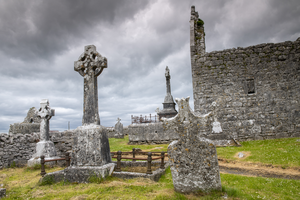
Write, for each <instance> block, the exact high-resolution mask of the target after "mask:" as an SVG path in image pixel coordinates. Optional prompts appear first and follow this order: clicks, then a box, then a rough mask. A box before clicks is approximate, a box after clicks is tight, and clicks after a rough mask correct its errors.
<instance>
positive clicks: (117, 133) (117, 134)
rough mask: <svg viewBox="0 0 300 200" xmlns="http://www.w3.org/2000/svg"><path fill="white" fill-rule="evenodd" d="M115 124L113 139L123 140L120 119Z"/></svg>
mask: <svg viewBox="0 0 300 200" xmlns="http://www.w3.org/2000/svg"><path fill="white" fill-rule="evenodd" d="M117 121H118V122H117V123H116V124H115V135H114V137H115V138H124V133H123V124H122V123H121V119H120V118H118V119H117Z"/></svg>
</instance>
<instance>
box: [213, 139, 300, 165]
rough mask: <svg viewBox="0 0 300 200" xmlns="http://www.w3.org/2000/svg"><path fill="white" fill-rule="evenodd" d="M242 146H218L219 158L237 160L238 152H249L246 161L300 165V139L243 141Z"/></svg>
mask: <svg viewBox="0 0 300 200" xmlns="http://www.w3.org/2000/svg"><path fill="white" fill-rule="evenodd" d="M241 144H242V146H241V147H223V148H217V153H218V157H219V158H225V159H229V160H237V158H236V157H235V155H236V154H237V153H238V152H243V151H244V152H248V153H249V154H250V156H248V157H247V158H245V159H243V161H244V162H256V163H265V164H272V165H277V166H282V167H283V168H285V167H300V139H299V138H282V139H273V140H257V141H247V142H241Z"/></svg>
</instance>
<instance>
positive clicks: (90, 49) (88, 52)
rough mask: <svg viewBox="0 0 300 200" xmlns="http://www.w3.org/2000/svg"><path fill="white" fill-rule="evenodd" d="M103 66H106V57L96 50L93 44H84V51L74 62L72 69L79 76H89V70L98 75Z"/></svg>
mask: <svg viewBox="0 0 300 200" xmlns="http://www.w3.org/2000/svg"><path fill="white" fill-rule="evenodd" d="M104 68H107V59H106V58H105V57H102V56H101V54H100V53H98V52H97V51H96V47H95V46H94V45H88V46H85V47H84V52H83V53H82V54H81V55H80V56H79V58H78V60H77V61H75V62H74V70H75V71H77V72H78V73H79V74H80V75H81V76H85V75H89V76H90V75H91V71H93V72H94V73H93V74H94V76H99V75H100V74H101V73H102V71H103V69H104Z"/></svg>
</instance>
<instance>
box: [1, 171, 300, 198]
mask: <svg viewBox="0 0 300 200" xmlns="http://www.w3.org/2000/svg"><path fill="white" fill-rule="evenodd" d="M60 169H61V168H51V169H49V170H48V171H49V172H50V171H57V170H60ZM39 178H40V175H39V170H24V169H22V168H14V169H12V168H10V169H3V170H0V182H2V183H4V187H5V188H6V189H7V195H8V196H7V197H6V198H4V199H146V200H151V199H156V200H163V199H223V198H222V196H224V195H225V193H227V195H228V199H300V190H299V188H300V181H296V180H286V179H276V178H261V177H245V176H239V175H231V174H221V181H222V192H219V191H213V192H210V193H201V192H198V193H194V194H180V193H177V192H175V191H174V187H173V182H172V176H171V170H170V169H169V168H168V169H167V170H166V174H165V175H163V176H162V177H161V179H160V181H159V182H153V181H151V180H148V179H142V178H139V179H132V180H122V179H119V178H115V177H110V178H108V179H106V180H102V181H101V183H99V182H97V183H90V184H71V183H65V184H64V183H62V182H60V183H55V184H51V185H44V186H41V185H39V184H38V180H39ZM1 200H2V199H1Z"/></svg>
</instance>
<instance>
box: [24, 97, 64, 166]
mask: <svg viewBox="0 0 300 200" xmlns="http://www.w3.org/2000/svg"><path fill="white" fill-rule="evenodd" d="M36 114H37V116H38V117H39V118H40V141H39V142H38V143H37V144H36V153H35V154H33V156H32V158H31V159H30V160H28V162H27V164H28V166H32V165H34V164H39V163H40V157H41V156H42V155H44V156H45V160H47V159H48V160H50V159H55V158H58V157H56V150H55V147H54V143H53V142H52V141H50V139H49V121H50V119H51V117H52V116H54V115H55V110H54V109H51V108H50V106H49V100H48V99H42V101H41V103H40V109H39V110H38V111H37V112H36Z"/></svg>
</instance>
